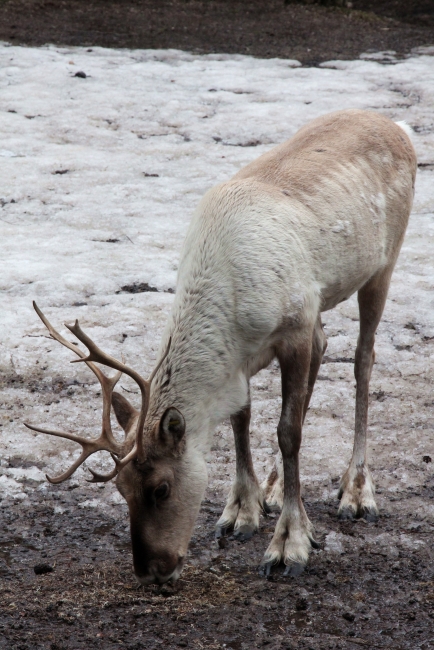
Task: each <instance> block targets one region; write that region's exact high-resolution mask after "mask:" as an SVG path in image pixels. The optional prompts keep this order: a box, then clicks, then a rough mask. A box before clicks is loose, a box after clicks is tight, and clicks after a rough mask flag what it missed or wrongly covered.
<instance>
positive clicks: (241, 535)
mask: <svg viewBox="0 0 434 650" xmlns="http://www.w3.org/2000/svg"><path fill="white" fill-rule="evenodd" d="M255 530H256V529H255V528H254V527H253V526H248V525H247V524H244V526H240V527H239V528H237V530H235V531H234V533H233V535H232V537H231V539H236V540H237V541H238V542H247V540H248V539H251V538H252V537H253V534H254V533H255Z"/></svg>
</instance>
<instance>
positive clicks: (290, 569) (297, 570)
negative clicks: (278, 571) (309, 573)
mask: <svg viewBox="0 0 434 650" xmlns="http://www.w3.org/2000/svg"><path fill="white" fill-rule="evenodd" d="M304 567H305V565H304V564H301V562H294V563H292V564H288V565H287V566H286V567H285V571H284V572H283V577H284V578H286V577H287V576H290V578H298V576H299V575H301V574H302V573H303V571H304Z"/></svg>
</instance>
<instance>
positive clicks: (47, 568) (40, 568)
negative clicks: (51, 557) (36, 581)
mask: <svg viewBox="0 0 434 650" xmlns="http://www.w3.org/2000/svg"><path fill="white" fill-rule="evenodd" d="M33 571H34V572H35V573H36V575H37V576H40V575H43V574H44V573H51V572H52V571H54V568H53V567H52V566H51V564H43V563H41V564H35V566H34V567H33Z"/></svg>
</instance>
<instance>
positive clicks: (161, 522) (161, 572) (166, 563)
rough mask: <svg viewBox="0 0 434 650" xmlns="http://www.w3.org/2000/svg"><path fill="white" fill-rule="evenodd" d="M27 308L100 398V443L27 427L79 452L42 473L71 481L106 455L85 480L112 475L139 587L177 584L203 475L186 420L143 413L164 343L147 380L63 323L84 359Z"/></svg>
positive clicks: (173, 412)
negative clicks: (107, 461) (117, 431)
mask: <svg viewBox="0 0 434 650" xmlns="http://www.w3.org/2000/svg"><path fill="white" fill-rule="evenodd" d="M33 306H34V308H35V310H36V313H37V314H38V316H39V317H40V319H41V320H42V322H43V323H44V325H45V326H46V327H47V329H48V331H49V332H50V334H51V336H52V338H54V339H55V340H56V341H58V342H59V343H61V344H62V345H64V346H66V347H67V348H69V349H70V350H72V351H73V352H74V353H75V354H76V355H77V356H79V357H80V359H78V360H75V361H83V362H84V363H86V365H87V366H88V367H89V368H90V369H91V370H92V372H93V373H94V374H95V375H96V377H97V378H98V380H99V382H100V384H101V389H102V397H103V413H102V431H101V435H100V436H99V437H98V438H95V439H88V438H83V437H80V436H77V435H75V434H72V433H64V432H61V431H52V430H47V429H42V428H40V427H36V426H34V425H31V424H28V423H25V426H26V427H28V428H29V429H32V430H33V431H38V432H40V433H47V434H49V435H54V436H59V437H63V438H67V439H68V440H73V441H74V442H77V443H79V444H80V445H81V446H82V448H83V451H82V453H81V455H80V457H79V458H78V459H77V460H76V461H75V462H74V463H73V464H72V465H71V467H70V468H69V469H68V470H67V471H66V472H64V473H63V474H61V475H60V476H57V477H49V476H47V479H48V480H49V481H50V482H51V483H61V482H62V481H65V480H66V479H68V478H70V476H72V474H73V473H74V472H75V470H76V469H77V468H78V467H79V466H80V465H81V464H82V463H83V462H84V461H85V460H86V458H88V457H89V456H90V455H91V454H93V453H95V452H96V451H101V450H105V451H109V452H110V454H111V456H112V458H113V460H114V463H115V467H114V469H113V470H112V472H110V473H109V474H106V475H103V474H99V473H97V472H95V471H94V470H92V469H90V472H91V474H92V478H91V479H90V482H93V483H97V482H106V481H109V480H110V479H112V478H114V477H116V485H117V487H118V489H119V492H120V493H121V494H122V496H123V497H124V498H125V500H126V502H127V504H128V509H129V514H130V524H131V542H132V550H133V559H134V570H135V573H136V576H137V578H138V580H139V582H141V583H142V584H149V583H152V582H156V583H159V584H161V583H163V582H167V581H168V580H171V581H173V582H174V581H176V580H177V579H178V577H179V575H180V573H181V570H182V566H183V562H184V558H185V555H186V553H187V548H188V544H189V541H190V537H191V534H192V531H193V527H194V523H195V520H196V516H197V513H198V511H199V507H200V502H201V500H202V496H203V493H204V490H205V487H206V483H207V472H206V466H205V462H204V459H203V456H202V454H200V453H199V452H197V451H196V450H195V448H194V446H193V445H191V444H190V445H189V444H188V441H187V437H186V435H185V421H184V417H183V416H182V414H181V413H180V412H179V411H178V409H176V408H175V407H169V408H166V410H165V411H164V412H163V413H162V414H161V415H158V414H153V415H152V417H150V416H148V407H149V397H150V388H151V382H152V380H153V378H154V377H155V374H156V373H157V371H158V369H159V367H160V366H161V364H162V363H163V361H164V359H165V357H166V356H167V354H168V352H169V348H170V341H169V344H168V346H167V349H166V352H165V354H164V355H163V357H162V358H161V360H160V362H159V364H158V365H157V367H156V368H155V370H154V371H153V373H152V375H151V377H150V378H149V380H145V379H143V377H141V376H140V375H139V374H138V373H137V372H135V371H134V370H132V369H131V368H128V367H127V366H126V365H125V364H124V363H121V362H120V361H117V360H116V359H114V358H113V357H111V356H109V355H108V354H105V353H104V352H102V350H100V349H99V348H98V347H97V346H96V345H95V343H94V342H93V341H92V340H91V339H90V338H89V337H88V336H87V335H86V334H85V333H84V332H83V331H82V330H81V328H80V326H79V324H78V321H76V322H75V325H73V326H69V325H66V327H67V328H68V329H69V330H70V331H71V332H72V333H73V334H74V335H75V336H76V337H77V338H78V339H79V340H80V341H81V342H82V343H84V345H85V346H86V347H87V349H88V351H89V355H88V356H86V355H85V354H84V353H83V352H82V351H81V350H80V349H79V348H78V347H76V346H75V345H74V344H72V343H70V342H69V341H67V340H66V339H64V338H63V337H62V336H61V335H60V334H59V333H58V332H57V331H56V330H55V329H54V328H53V326H52V325H51V324H50V323H49V322H48V320H47V319H46V318H45V316H44V315H43V314H42V312H41V311H40V310H39V308H38V307H37V305H36V303H33ZM95 362H98V363H101V364H103V365H106V366H109V367H111V368H114V369H115V370H117V371H118V372H117V373H116V375H114V377H107V376H106V375H105V374H104V373H103V372H102V371H101V370H100V368H99V367H98V366H96V365H95ZM122 373H125V374H127V375H129V376H130V377H132V379H134V381H136V383H137V384H138V386H139V388H140V392H141V398H142V403H141V407H140V410H136V409H135V408H134V407H133V406H132V405H131V404H130V403H129V402H128V400H126V399H125V398H124V397H123V396H122V395H120V394H119V393H116V392H113V390H114V387H115V385H116V383H117V382H118V380H119V378H120V376H121V374H122ZM111 405H113V407H114V411H115V415H116V418H117V420H118V422H119V424H120V425H121V427H122V428H123V429H124V431H125V439H124V441H123V442H121V443H120V442H118V441H117V440H116V438H115V437H114V435H113V432H112V429H111V422H110V412H111ZM147 416H148V417H147Z"/></svg>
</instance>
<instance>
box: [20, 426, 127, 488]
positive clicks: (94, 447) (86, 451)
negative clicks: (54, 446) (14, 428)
mask: <svg viewBox="0 0 434 650" xmlns="http://www.w3.org/2000/svg"><path fill="white" fill-rule="evenodd" d="M24 426H26V427H27V428H28V429H31V430H32V431H37V432H38V433H48V435H50V436H57V437H59V438H66V439H67V440H72V441H73V442H78V444H79V445H81V446H82V448H83V451H82V453H81V454H80V456H79V458H77V460H76V461H74V463H73V464H72V465H71V467H70V468H69V469H68V470H66V472H64V473H63V474H61V475H60V476H54V477H51V476H48V474H46V477H47V479H48V480H49V481H50V483H62V481H65V480H66V479H67V478H69V477H70V476H72V475H73V473H74V472H75V470H76V469H77V468H78V467H80V465H81V464H82V463H84V461H85V460H86V458H88V457H89V456H90V455H91V454H94V453H95V452H96V451H102V450H105V451H110V452H113V451H114V450H113V449H107V447H102V446H101V440H100V438H101V437H100V438H97V439H96V440H92V439H91V440H89V439H88V438H82V437H81V436H76V435H75V434H73V433H66V432H64V431H52V430H51V429H43V428H42V427H36V426H34V425H33V424H30V423H29V422H24Z"/></svg>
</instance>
